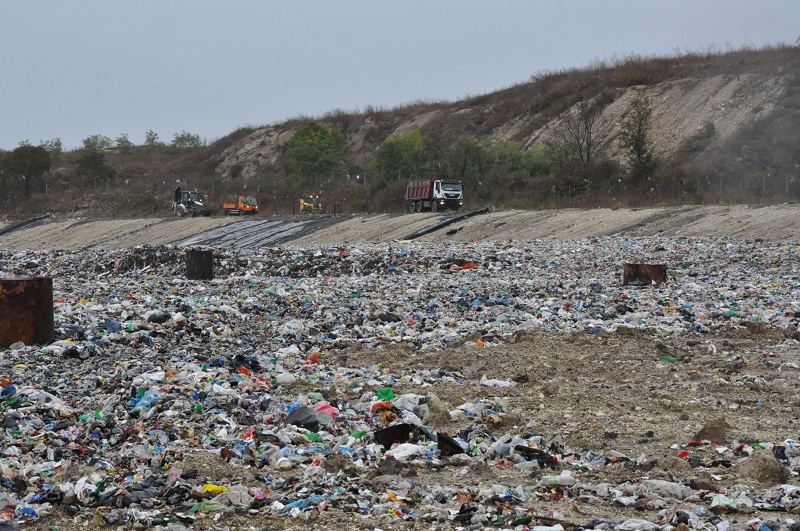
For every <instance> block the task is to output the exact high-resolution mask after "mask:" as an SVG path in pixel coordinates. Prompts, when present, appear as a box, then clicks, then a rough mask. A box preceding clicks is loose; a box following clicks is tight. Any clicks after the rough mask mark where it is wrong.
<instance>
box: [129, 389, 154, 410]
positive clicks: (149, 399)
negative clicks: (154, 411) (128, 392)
mask: <svg viewBox="0 0 800 531" xmlns="http://www.w3.org/2000/svg"><path fill="white" fill-rule="evenodd" d="M159 398H160V397H159V394H158V393H156V392H155V391H147V392H145V394H143V395H142V398H140V399H139V401H138V402H137V403H136V406H135V407H134V408H133V413H134V414H138V413H140V412H142V411H147V410H148V409H150V406H152V405H153V403H154V402H155V401H156V400H158V399H159Z"/></svg>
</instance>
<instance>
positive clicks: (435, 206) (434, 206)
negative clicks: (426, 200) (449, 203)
mask: <svg viewBox="0 0 800 531" xmlns="http://www.w3.org/2000/svg"><path fill="white" fill-rule="evenodd" d="M437 210H439V203H437V202H436V201H431V212H436V211H437Z"/></svg>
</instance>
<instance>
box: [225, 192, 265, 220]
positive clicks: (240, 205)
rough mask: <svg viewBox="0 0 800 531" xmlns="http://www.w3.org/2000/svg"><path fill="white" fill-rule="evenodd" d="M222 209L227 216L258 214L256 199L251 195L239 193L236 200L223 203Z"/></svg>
mask: <svg viewBox="0 0 800 531" xmlns="http://www.w3.org/2000/svg"><path fill="white" fill-rule="evenodd" d="M222 210H224V211H225V214H227V215H229V216H243V215H245V214H258V201H256V198H255V197H253V196H252V195H240V196H238V197H237V199H236V201H233V202H231V203H223V204H222Z"/></svg>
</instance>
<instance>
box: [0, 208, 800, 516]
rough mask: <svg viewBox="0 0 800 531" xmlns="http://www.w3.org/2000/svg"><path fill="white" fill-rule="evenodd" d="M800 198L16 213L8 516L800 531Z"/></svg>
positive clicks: (11, 232) (0, 496)
mask: <svg viewBox="0 0 800 531" xmlns="http://www.w3.org/2000/svg"><path fill="white" fill-rule="evenodd" d="M799 214H800V207H798V206H797V205H775V206H747V205H741V206H686V207H680V208H663V209H616V210H611V209H607V210H577V209H576V210H560V211H494V210H493V209H489V208H487V209H481V210H479V211H471V212H462V213H458V214H445V213H441V212H439V213H429V214H422V213H419V214H417V213H409V214H383V215H371V216H340V217H333V216H305V217H301V216H295V217H287V218H273V217H269V216H257V217H254V218H251V219H246V220H244V219H235V220H234V219H232V218H228V217H208V218H168V219H130V220H129V219H116V220H90V219H60V218H59V217H55V216H41V217H36V218H33V219H29V220H24V221H6V222H2V223H0V341H2V344H0V385H2V391H0V424H2V430H3V431H2V433H3V437H2V442H0V449H2V453H1V454H0V470H1V471H2V476H0V501H1V502H2V505H1V507H0V531H5V530H13V529H51V530H60V531H63V530H67V531H71V530H77V529H108V530H124V529H157V530H185V529H186V530H220V531H223V530H226V531H227V530H231V531H238V530H257V531H261V530H277V529H353V530H401V529H402V530H405V529H415V530H445V529H447V530H449V529H463V530H478V529H514V530H528V529H534V530H536V531H565V530H566V531H570V530H577V529H597V530H620V531H636V530H642V531H657V530H658V531H694V530H700V529H702V530H704V531H738V530H741V531H744V530H747V531H753V530H758V531H784V530H792V531H797V530H800V477H798V474H800V331H799V330H798V316H800V300H798V299H799V296H800V239H799V238H798V234H800V215H799ZM20 293H22V295H20ZM31 315H33V317H31ZM49 319H52V321H50V320H49ZM26 334H29V335H26Z"/></svg>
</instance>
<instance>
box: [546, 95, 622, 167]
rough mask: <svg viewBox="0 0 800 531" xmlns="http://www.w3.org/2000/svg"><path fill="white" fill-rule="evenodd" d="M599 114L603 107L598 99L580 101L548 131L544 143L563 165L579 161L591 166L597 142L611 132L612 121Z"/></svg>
mask: <svg viewBox="0 0 800 531" xmlns="http://www.w3.org/2000/svg"><path fill="white" fill-rule="evenodd" d="M602 114H603V106H602V105H601V104H600V103H598V102H597V101H593V102H585V101H582V102H580V103H578V104H576V105H575V106H574V107H572V109H570V110H569V111H568V112H567V113H566V114H565V115H564V117H563V118H562V120H561V123H560V124H558V125H557V126H556V127H555V128H554V129H553V130H552V131H551V133H550V137H549V138H548V139H547V140H546V141H545V145H547V147H548V148H549V149H550V150H551V151H552V153H553V154H554V155H555V157H556V159H557V160H558V161H559V163H560V164H561V165H562V166H563V165H564V164H568V163H570V162H579V163H580V165H581V166H582V167H583V168H584V169H586V168H589V167H590V166H591V165H592V163H593V162H594V159H595V156H596V155H597V152H598V150H599V149H600V145H601V144H602V143H603V141H604V140H605V139H606V137H608V134H609V133H610V131H611V125H612V124H611V122H609V121H607V120H603V119H602Z"/></svg>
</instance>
